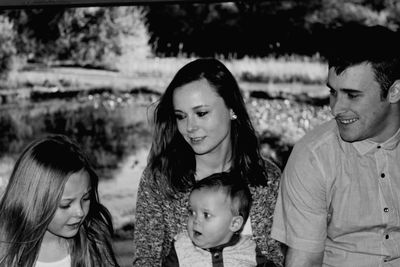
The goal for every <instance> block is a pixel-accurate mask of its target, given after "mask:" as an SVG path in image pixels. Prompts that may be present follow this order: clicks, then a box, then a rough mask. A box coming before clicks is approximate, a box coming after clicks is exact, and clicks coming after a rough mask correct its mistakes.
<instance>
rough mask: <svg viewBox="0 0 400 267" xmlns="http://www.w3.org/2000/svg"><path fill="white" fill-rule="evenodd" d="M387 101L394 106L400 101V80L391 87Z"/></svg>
mask: <svg viewBox="0 0 400 267" xmlns="http://www.w3.org/2000/svg"><path fill="white" fill-rule="evenodd" d="M387 99H388V100H389V102H390V103H392V104H394V103H397V102H399V101H400V80H396V81H394V83H393V84H392V86H390V88H389V91H388V96H387Z"/></svg>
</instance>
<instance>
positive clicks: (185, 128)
mask: <svg viewBox="0 0 400 267" xmlns="http://www.w3.org/2000/svg"><path fill="white" fill-rule="evenodd" d="M173 106H174V112H175V117H176V123H177V126H178V130H179V132H180V133H181V134H182V136H183V138H184V139H185V140H186V142H187V143H188V144H189V145H190V146H191V147H192V149H193V151H194V153H195V154H196V155H206V154H210V153H214V154H217V155H221V156H225V155H227V154H228V153H230V151H231V137H230V135H231V115H232V111H231V110H230V109H228V107H227V106H226V105H225V102H224V100H223V99H222V97H220V96H219V95H218V93H217V92H216V90H215V89H214V88H213V87H212V86H211V85H210V84H209V83H208V82H207V81H206V80H205V79H201V80H198V81H194V82H191V83H188V84H185V85H183V86H181V87H178V88H176V89H175V91H174V94H173Z"/></svg>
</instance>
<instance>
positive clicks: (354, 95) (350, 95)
mask: <svg viewBox="0 0 400 267" xmlns="http://www.w3.org/2000/svg"><path fill="white" fill-rule="evenodd" d="M348 96H349V98H356V97H357V96H358V95H357V94H348Z"/></svg>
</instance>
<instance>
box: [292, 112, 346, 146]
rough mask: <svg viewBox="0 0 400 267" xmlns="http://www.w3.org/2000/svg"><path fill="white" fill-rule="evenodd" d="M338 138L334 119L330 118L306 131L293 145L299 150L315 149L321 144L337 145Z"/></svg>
mask: <svg viewBox="0 0 400 267" xmlns="http://www.w3.org/2000/svg"><path fill="white" fill-rule="evenodd" d="M339 139H340V137H339V134H338V130H337V124H336V121H335V120H333V119H332V120H330V121H327V122H324V123H322V124H320V125H318V126H316V127H315V128H313V129H312V130H310V131H309V132H307V133H306V134H305V135H304V136H303V137H302V138H301V139H300V140H299V141H298V142H297V143H296V144H295V147H296V148H297V149H301V150H304V149H307V150H315V149H317V148H319V147H321V146H326V145H337V144H338V141H339Z"/></svg>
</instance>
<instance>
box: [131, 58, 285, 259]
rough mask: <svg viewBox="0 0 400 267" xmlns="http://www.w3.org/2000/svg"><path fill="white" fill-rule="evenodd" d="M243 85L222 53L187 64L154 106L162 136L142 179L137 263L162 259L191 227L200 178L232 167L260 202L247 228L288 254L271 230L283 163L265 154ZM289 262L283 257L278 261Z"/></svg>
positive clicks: (266, 246) (268, 247)
mask: <svg viewBox="0 0 400 267" xmlns="http://www.w3.org/2000/svg"><path fill="white" fill-rule="evenodd" d="M258 145H259V144H258V139H257V136H256V134H255V131H254V128H253V126H252V124H251V121H250V118H249V115H248V113H247V111H246V107H245V103H244V101H243V98H242V95H241V93H240V90H239V87H238V84H237V82H236V80H235V78H234V77H233V75H232V74H231V73H230V71H229V70H228V69H227V68H226V67H225V66H224V65H223V64H222V63H221V62H220V61H218V60H216V59H197V60H195V61H192V62H190V63H188V64H187V65H185V66H184V67H182V68H181V69H180V70H179V71H178V72H177V74H176V75H175V77H174V78H173V80H172V81H171V83H170V84H169V86H168V87H167V89H166V91H165V93H164V94H163V96H162V97H161V98H160V100H159V103H158V105H157V106H156V108H155V111H154V139H153V143H152V147H151V150H150V154H149V161H148V166H147V168H146V169H145V171H144V173H143V175H142V177H141V181H140V184H139V190H138V198H137V204H136V224H135V232H134V242H135V253H134V254H135V256H134V257H135V258H134V266H160V265H161V261H162V259H163V258H164V257H165V256H166V255H167V254H168V252H169V249H170V244H171V241H172V240H173V238H174V236H175V235H176V234H177V233H178V232H181V231H182V230H183V229H184V228H185V227H186V219H187V216H188V215H187V203H188V195H189V192H190V189H191V187H192V186H193V184H194V183H195V181H197V180H201V179H203V178H204V177H207V176H209V175H211V174H213V173H217V172H223V171H232V172H239V173H240V175H241V176H242V177H246V179H247V181H246V182H247V183H248V184H249V187H250V190H251V193H252V198H253V207H252V209H251V211H250V220H249V222H248V225H246V226H245V229H244V233H248V234H252V235H253V238H254V240H255V241H256V244H257V246H258V248H259V249H260V250H261V252H262V253H263V254H264V255H266V256H269V257H271V258H274V259H280V258H281V255H280V252H279V247H278V244H276V243H275V242H274V241H273V240H272V239H270V237H269V232H270V226H271V223H272V211H273V206H274V205H275V198H276V191H277V186H278V185H277V181H278V180H279V179H277V178H278V177H279V175H280V170H279V169H278V168H277V167H276V165H274V164H272V163H271V162H269V161H264V159H263V158H262V157H261V156H260V152H259V146H258ZM276 263H277V265H281V263H280V260H278V262H276Z"/></svg>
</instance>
